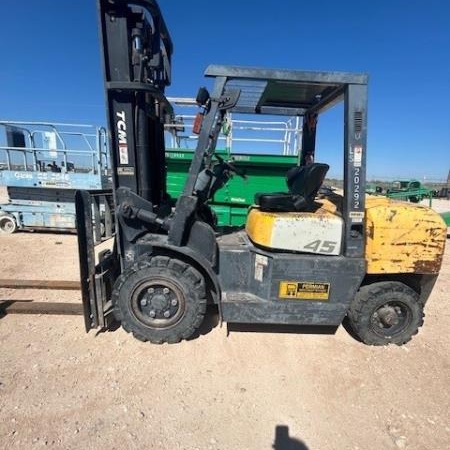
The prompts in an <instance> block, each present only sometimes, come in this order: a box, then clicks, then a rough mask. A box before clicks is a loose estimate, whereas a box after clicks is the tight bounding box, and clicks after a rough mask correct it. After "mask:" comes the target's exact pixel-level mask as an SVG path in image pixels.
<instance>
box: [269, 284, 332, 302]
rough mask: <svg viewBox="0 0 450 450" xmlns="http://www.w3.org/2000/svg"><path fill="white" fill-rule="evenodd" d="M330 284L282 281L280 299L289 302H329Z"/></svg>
mask: <svg viewBox="0 0 450 450" xmlns="http://www.w3.org/2000/svg"><path fill="white" fill-rule="evenodd" d="M329 296H330V283H321V282H316V281H280V290H279V294H278V297H280V298H284V299H288V300H328V298H329Z"/></svg>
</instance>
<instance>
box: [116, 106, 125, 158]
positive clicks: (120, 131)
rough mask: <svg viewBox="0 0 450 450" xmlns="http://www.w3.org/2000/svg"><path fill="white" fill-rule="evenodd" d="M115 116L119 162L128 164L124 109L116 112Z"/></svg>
mask: <svg viewBox="0 0 450 450" xmlns="http://www.w3.org/2000/svg"><path fill="white" fill-rule="evenodd" d="M116 116H117V119H118V120H117V124H116V127H117V140H118V141H119V163H120V164H128V142H127V123H126V122H125V111H118V112H116Z"/></svg>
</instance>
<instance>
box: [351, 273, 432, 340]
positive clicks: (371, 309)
mask: <svg viewBox="0 0 450 450" xmlns="http://www.w3.org/2000/svg"><path fill="white" fill-rule="evenodd" d="M423 317H424V313H423V304H422V303H421V302H420V300H419V295H418V294H417V292H415V291H414V290H413V289H411V288H410V287H409V286H407V285H405V284H403V283H400V282H397V281H383V282H379V283H373V284H369V285H367V286H362V287H361V288H360V289H359V291H358V292H357V294H356V296H355V299H354V300H353V302H352V304H351V306H350V309H349V311H348V319H349V323H350V326H351V328H352V330H353V331H354V333H355V334H356V336H357V337H358V338H359V339H360V340H361V341H362V342H364V343H365V344H368V345H386V344H397V345H402V344H405V343H406V342H408V341H409V340H410V339H411V338H412V336H414V335H415V334H417V332H418V330H419V327H421V326H422V324H423Z"/></svg>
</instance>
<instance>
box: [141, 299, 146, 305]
mask: <svg viewBox="0 0 450 450" xmlns="http://www.w3.org/2000/svg"><path fill="white" fill-rule="evenodd" d="M146 305H147V299H146V298H143V299H142V300H141V306H146Z"/></svg>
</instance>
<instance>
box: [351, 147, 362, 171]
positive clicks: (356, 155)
mask: <svg viewBox="0 0 450 450" xmlns="http://www.w3.org/2000/svg"><path fill="white" fill-rule="evenodd" d="M362 153H363V149H362V147H361V146H360V145H355V148H354V150H353V164H354V166H355V167H361V162H362Z"/></svg>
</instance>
